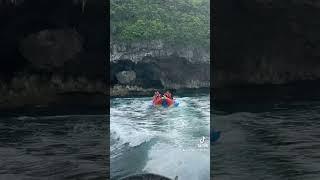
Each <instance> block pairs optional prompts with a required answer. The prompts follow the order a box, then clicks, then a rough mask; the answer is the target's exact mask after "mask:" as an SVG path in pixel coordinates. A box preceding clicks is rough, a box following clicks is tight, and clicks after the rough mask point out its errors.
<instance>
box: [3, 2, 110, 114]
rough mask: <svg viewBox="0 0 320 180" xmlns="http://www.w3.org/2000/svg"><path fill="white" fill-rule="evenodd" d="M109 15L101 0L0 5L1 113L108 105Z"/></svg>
mask: <svg viewBox="0 0 320 180" xmlns="http://www.w3.org/2000/svg"><path fill="white" fill-rule="evenodd" d="M105 9H106V3H105V2H104V1H101V0H90V1H86V0H82V1H78V0H54V1H52V0H16V1H12V0H10V1H9V0H8V1H6V0H3V1H0V23H1V28H0V39H1V41H0V84H1V86H0V101H1V102H0V108H8V107H18V106H24V105H48V104H66V103H67V104H81V103H83V104H97V105H99V104H100V105H104V104H105V102H106V100H105V95H106V91H107V88H106V83H105V79H106V77H105V75H106V73H105V72H106V71H105V68H106V67H107V54H106V42H107V35H108V33H107V31H108V30H107V21H106V10H105ZM102 97H103V98H102Z"/></svg>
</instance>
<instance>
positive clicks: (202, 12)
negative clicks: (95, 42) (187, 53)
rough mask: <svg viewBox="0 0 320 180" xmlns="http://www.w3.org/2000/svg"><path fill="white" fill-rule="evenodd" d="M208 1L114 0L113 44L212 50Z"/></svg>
mask: <svg viewBox="0 0 320 180" xmlns="http://www.w3.org/2000/svg"><path fill="white" fill-rule="evenodd" d="M209 3H210V1H209V0H111V8H110V17H111V33H112V37H113V39H114V40H118V41H121V42H137V41H145V42H150V41H152V40H162V41H165V42H166V43H170V44H174V45H187V44H192V46H205V47H208V46H209V39H210V18H209V17H210V4H209Z"/></svg>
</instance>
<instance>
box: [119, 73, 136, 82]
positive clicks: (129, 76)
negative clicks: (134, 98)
mask: <svg viewBox="0 0 320 180" xmlns="http://www.w3.org/2000/svg"><path fill="white" fill-rule="evenodd" d="M116 77H117V80H118V81H119V82H120V83H121V84H129V83H130V82H132V81H134V80H135V79H136V73H135V72H134V71H121V72H118V73H117V74H116Z"/></svg>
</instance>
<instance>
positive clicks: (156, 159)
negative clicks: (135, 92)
mask: <svg viewBox="0 0 320 180" xmlns="http://www.w3.org/2000/svg"><path fill="white" fill-rule="evenodd" d="M176 99H177V100H178V101H179V103H180V104H179V106H178V107H175V108H162V107H159V108H150V107H149V106H150V103H151V98H150V97H145V98H114V99H111V107H110V153H111V155H110V161H111V164H110V168H111V178H112V179H117V178H120V177H124V176H127V175H130V174H135V173H142V172H150V173H156V174H161V175H164V176H167V177H170V178H174V177H175V176H178V177H179V179H186V180H188V179H190V180H208V179H209V177H210V148H209V139H208V138H209V129H210V96H209V95H201V96H196V97H176ZM203 137H205V139H204V140H203ZM201 139H202V140H203V141H202V143H201V142H200V140H201Z"/></svg>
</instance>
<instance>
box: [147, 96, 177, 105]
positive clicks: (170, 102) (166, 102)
mask: <svg viewBox="0 0 320 180" xmlns="http://www.w3.org/2000/svg"><path fill="white" fill-rule="evenodd" d="M152 105H153V106H155V107H159V106H162V107H177V106H178V105H179V102H178V101H176V100H175V99H170V98H165V97H161V98H157V99H155V100H154V101H153V102H152Z"/></svg>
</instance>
